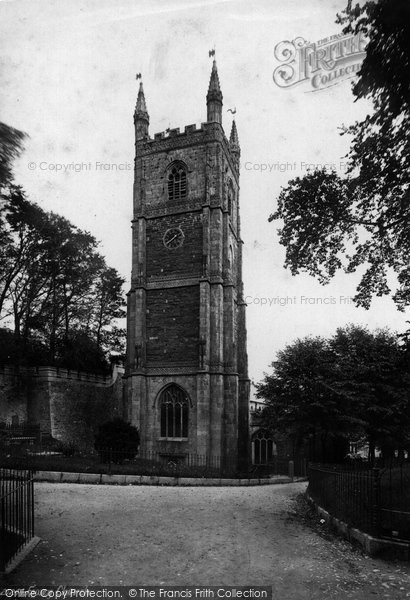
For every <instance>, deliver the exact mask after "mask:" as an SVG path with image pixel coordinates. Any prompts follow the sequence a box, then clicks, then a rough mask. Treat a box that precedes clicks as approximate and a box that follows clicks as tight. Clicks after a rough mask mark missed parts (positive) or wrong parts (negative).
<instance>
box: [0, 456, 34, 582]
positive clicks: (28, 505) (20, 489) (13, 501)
mask: <svg viewBox="0 0 410 600" xmlns="http://www.w3.org/2000/svg"><path fill="white" fill-rule="evenodd" d="M33 536H34V486H33V474H32V472H31V471H26V470H22V471H21V470H15V469H4V468H0V572H2V571H4V570H5V569H6V567H7V564H8V563H9V562H10V561H11V560H12V559H13V558H14V556H15V555H16V554H17V553H18V552H19V550H20V549H21V548H22V547H23V546H24V545H25V544H26V543H27V542H28V541H29V540H30V539H31V538H32V537H33Z"/></svg>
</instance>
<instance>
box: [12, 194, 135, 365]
mask: <svg viewBox="0 0 410 600" xmlns="http://www.w3.org/2000/svg"><path fill="white" fill-rule="evenodd" d="M0 220H1V224H2V229H1V235H0V242H1V245H0V281H1V283H0V318H2V319H4V318H6V317H10V316H11V317H12V319H13V323H14V333H15V336H16V338H19V339H21V342H17V341H16V347H17V348H20V349H21V350H22V354H24V352H25V351H24V347H25V346H27V344H28V340H29V339H30V338H35V339H37V340H38V341H39V342H41V343H43V344H44V345H46V346H47V347H48V349H49V363H50V364H61V361H63V362H64V361H65V362H66V363H67V364H69V365H70V368H73V367H72V365H73V362H75V363H78V364H80V363H81V364H88V365H89V366H90V367H92V365H95V364H100V368H99V369H98V370H101V368H104V367H103V363H106V359H107V357H108V355H109V354H110V351H111V346H110V344H111V342H112V341H114V340H112V338H111V337H110V335H108V332H109V331H110V329H112V328H113V327H114V326H115V327H116V325H117V323H116V320H117V319H118V318H120V317H122V316H123V314H124V313H123V310H122V306H123V304H124V300H123V296H122V285H123V282H124V280H123V278H122V277H121V276H120V275H119V274H118V273H117V271H116V270H115V269H113V268H110V267H108V266H107V265H106V262H105V260H104V258H103V257H102V256H101V255H100V254H99V253H98V251H97V249H98V242H97V241H96V239H95V238H94V237H93V236H92V235H91V234H90V233H88V232H85V231H82V230H80V229H79V228H77V227H75V226H74V225H73V224H72V223H70V222H69V221H68V220H67V219H65V218H64V217H61V216H59V215H56V214H54V213H52V212H45V211H44V210H42V209H41V208H40V207H39V206H37V205H36V204H33V203H30V202H29V201H28V200H27V199H26V197H25V194H24V191H23V190H22V189H21V188H20V187H18V186H14V185H10V186H9V187H8V189H7V192H5V193H4V194H3V196H2V202H1V204H0ZM79 341H80V343H79ZM75 343H77V344H78V349H79V348H88V349H89V352H87V351H84V353H83V357H82V358H81V359H78V360H75V359H74V357H73V355H72V348H73V344H75ZM27 347H28V346H27ZM91 349H92V350H91ZM112 350H113V351H114V352H118V347H117V346H115V348H112ZM104 355H106V356H105V357H104ZM87 356H88V360H85V363H84V359H86V357H87ZM101 357H102V358H101ZM106 364H108V363H106Z"/></svg>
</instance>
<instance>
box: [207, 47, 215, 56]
mask: <svg viewBox="0 0 410 600" xmlns="http://www.w3.org/2000/svg"><path fill="white" fill-rule="evenodd" d="M208 54H209V58H211V56H215V46H214V47H213V48H212V50H209V51H208Z"/></svg>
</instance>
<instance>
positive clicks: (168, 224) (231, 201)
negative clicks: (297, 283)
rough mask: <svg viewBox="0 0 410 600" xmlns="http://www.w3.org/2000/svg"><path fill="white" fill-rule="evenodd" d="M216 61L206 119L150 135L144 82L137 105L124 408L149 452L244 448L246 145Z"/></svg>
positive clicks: (229, 457)
mask: <svg viewBox="0 0 410 600" xmlns="http://www.w3.org/2000/svg"><path fill="white" fill-rule="evenodd" d="M222 99H223V98H222V92H221V89H220V82H219V76H218V71H217V66H216V62H215V61H214V62H213V66H212V72H211V77H210V82H209V89H208V93H207V96H206V103H207V121H206V122H205V123H202V125H201V126H200V127H199V128H197V127H196V126H195V125H188V126H186V127H185V128H184V131H183V132H181V131H180V130H179V129H169V130H167V131H166V132H162V133H157V134H155V135H154V137H153V138H151V137H150V135H149V114H148V110H147V105H146V101H145V95H144V90H143V86H142V83H141V84H140V88H139V92H138V98H137V104H136V107H135V113H134V124H135V140H136V141H135V149H136V150H135V178H134V205H133V220H132V275H131V289H130V291H129V293H128V310H127V360H126V371H125V393H126V406H127V412H128V414H127V417H128V419H129V420H130V421H131V422H132V423H133V424H134V425H136V426H137V427H138V428H139V430H140V436H141V450H142V452H144V451H148V452H156V453H158V454H159V455H163V456H170V455H175V456H178V457H179V458H180V459H181V460H183V459H184V457H185V456H186V455H187V454H199V455H208V456H212V457H220V458H221V460H222V462H223V463H224V464H226V465H229V466H231V467H233V468H235V467H236V466H238V465H239V464H244V462H246V457H247V453H248V402H249V379H248V367H247V352H246V322H245V303H244V300H243V284H242V244H243V242H242V240H241V237H240V214H239V159H240V146H239V138H238V132H237V128H236V124H235V121H233V123H232V129H231V133H230V137H229V139H228V138H227V137H226V136H225V133H224V130H223V127H222V107H223V104H222Z"/></svg>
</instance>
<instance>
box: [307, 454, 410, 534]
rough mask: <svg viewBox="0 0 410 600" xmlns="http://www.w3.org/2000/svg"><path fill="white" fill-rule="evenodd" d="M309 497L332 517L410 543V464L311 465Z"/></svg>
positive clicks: (368, 531)
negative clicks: (366, 465) (374, 466)
mask: <svg viewBox="0 0 410 600" xmlns="http://www.w3.org/2000/svg"><path fill="white" fill-rule="evenodd" d="M308 494H309V495H310V496H311V498H312V499H313V500H314V502H315V503H316V504H317V505H319V506H321V507H322V508H324V509H325V510H326V511H327V512H328V513H330V515H331V516H332V517H335V518H337V519H339V520H341V521H344V522H345V523H347V524H348V525H350V526H352V527H356V528H358V529H360V530H361V531H363V532H366V533H370V534H371V535H374V536H376V537H381V538H388V539H398V540H403V541H410V464H409V463H401V464H400V465H396V466H389V467H376V468H366V467H365V465H363V466H362V468H357V466H355V467H349V466H348V465H320V464H312V463H311V464H310V465H309V487H308Z"/></svg>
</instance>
